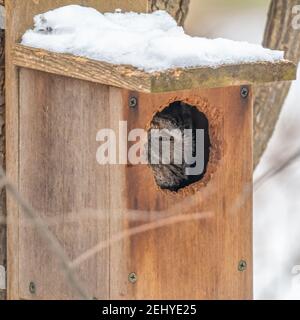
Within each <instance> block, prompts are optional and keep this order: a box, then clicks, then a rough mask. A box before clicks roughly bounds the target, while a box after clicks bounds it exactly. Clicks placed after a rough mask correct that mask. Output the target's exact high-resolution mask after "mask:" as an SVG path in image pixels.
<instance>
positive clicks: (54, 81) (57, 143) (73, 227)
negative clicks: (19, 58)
mask: <svg viewBox="0 0 300 320" xmlns="http://www.w3.org/2000/svg"><path fill="white" fill-rule="evenodd" d="M108 100H109V88H108V87H107V86H103V85H102V86H101V85H96V84H91V83H88V82H84V81H79V80H73V79H69V78H65V77H59V76H49V75H48V74H46V73H42V72H36V71H31V70H27V69H21V70H20V118H21V119H22V121H21V123H20V160H19V161H20V164H19V165H20V178H19V179H20V192H21V194H22V196H23V197H24V198H25V199H27V201H29V203H30V204H31V206H32V207H33V208H34V209H35V211H36V212H38V213H39V215H40V216H41V217H42V218H44V219H46V223H47V222H49V224H50V230H51V231H52V232H54V234H55V235H56V237H57V239H58V240H59V242H60V243H61V245H62V246H63V248H64V249H65V251H66V253H67V256H68V257H69V258H70V259H71V260H73V259H74V258H76V256H77V255H79V254H81V253H82V252H84V251H85V250H87V249H89V248H90V247H92V246H94V245H95V244H97V243H98V242H101V241H104V240H106V239H107V237H108V230H109V223H108V222H109V202H110V201H109V170H108V168H107V167H106V166H100V165H98V164H97V162H96V151H97V142H96V134H97V132H98V130H99V129H101V128H103V127H106V126H107V123H109V114H108V113H107V112H106V110H107V103H108ZM19 224H20V227H19V237H20V238H19V243H18V248H19V257H20V260H19V274H20V278H19V279H20V280H19V281H20V298H22V299H75V298H76V295H75V294H74V292H73V291H74V290H72V286H71V285H70V284H69V283H68V282H67V281H66V279H65V275H64V273H63V272H62V269H61V268H60V265H59V263H58V262H59V261H57V258H56V257H55V254H53V253H52V252H51V251H50V250H49V247H47V244H45V243H44V241H43V239H42V238H41V237H40V236H39V234H38V232H37V230H36V228H35V227H34V226H33V225H32V223H30V220H28V219H26V215H24V214H23V213H22V214H20V220H19ZM108 261H109V252H108V249H106V250H103V251H102V252H100V253H99V254H97V255H95V256H94V257H93V259H91V260H90V261H88V262H87V263H84V264H83V265H82V266H80V268H79V270H78V275H79V278H80V279H81V280H82V284H83V286H84V287H85V288H87V292H88V293H89V294H90V297H91V298H92V297H94V296H97V297H98V298H99V299H107V298H108V297H109V270H108V266H109V264H108ZM31 281H33V282H34V283H35V284H36V288H37V293H36V295H34V296H32V295H31V294H30V292H29V290H28V288H29V283H30V282H31Z"/></svg>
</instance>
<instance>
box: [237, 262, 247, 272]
mask: <svg viewBox="0 0 300 320" xmlns="http://www.w3.org/2000/svg"><path fill="white" fill-rule="evenodd" d="M246 269H247V261H245V260H241V261H240V262H239V266H238V270H239V271H240V272H243V271H246Z"/></svg>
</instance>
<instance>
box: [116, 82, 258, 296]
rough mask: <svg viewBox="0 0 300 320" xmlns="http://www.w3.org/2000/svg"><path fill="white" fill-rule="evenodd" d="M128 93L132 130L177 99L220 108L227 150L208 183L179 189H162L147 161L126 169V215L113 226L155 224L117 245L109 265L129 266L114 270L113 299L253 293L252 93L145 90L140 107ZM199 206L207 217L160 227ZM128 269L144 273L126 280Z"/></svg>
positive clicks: (216, 116) (218, 139) (212, 117)
mask: <svg viewBox="0 0 300 320" xmlns="http://www.w3.org/2000/svg"><path fill="white" fill-rule="evenodd" d="M130 94H132V93H127V92H125V93H124V103H125V104H124V116H123V117H124V119H126V120H128V126H129V128H128V130H130V129H132V128H145V127H146V126H147V124H149V122H150V121H151V119H152V117H153V114H154V113H155V112H157V111H158V110H159V109H161V107H163V106H167V105H168V104H169V102H170V101H173V100H174V99H176V100H184V101H186V99H187V100H188V101H190V103H191V104H192V105H193V104H194V103H198V104H199V106H198V107H199V109H200V110H201V105H204V104H208V106H209V108H210V109H211V110H214V111H213V112H212V113H210V114H208V115H207V116H208V119H209V121H210V132H211V134H212V132H216V135H217V136H214V137H213V139H212V140H213V148H216V146H215V145H214V144H215V143H221V148H220V150H221V154H220V155H219V159H217V161H216V162H213V163H210V164H209V166H215V168H214V170H208V172H209V171H210V172H213V174H212V175H211V176H210V177H209V179H208V181H207V183H206V184H205V185H202V184H201V182H199V183H198V184H196V185H194V186H192V187H190V188H187V189H183V190H181V191H179V192H177V193H171V192H163V191H161V190H159V189H158V188H157V186H156V183H155V181H154V177H153V174H152V171H151V169H150V168H149V167H147V166H145V165H140V166H128V167H127V168H126V181H125V182H126V187H125V194H124V196H123V201H121V203H123V202H125V201H127V206H126V210H127V212H128V214H127V216H125V215H124V209H123V210H118V211H115V212H114V214H113V215H114V219H115V220H116V219H117V217H118V218H119V221H121V222H119V224H118V225H114V226H113V228H114V231H113V233H120V232H123V233H124V232H125V234H128V233H130V230H131V231H134V230H136V229H138V228H142V229H143V228H145V227H146V230H147V225H150V226H151V225H153V228H150V229H149V230H148V231H145V232H142V233H139V234H136V235H134V236H132V237H128V238H127V239H125V240H124V241H123V242H121V243H120V244H119V246H118V245H115V246H113V247H112V248H111V254H110V256H111V262H110V265H111V269H113V270H120V269H121V270H123V272H116V273H114V276H111V279H112V278H114V279H113V280H111V281H113V283H116V284H118V286H117V287H114V292H111V298H113V299H119V298H120V299H122V298H130V299H252V96H251V95H250V96H249V99H246V100H243V99H242V98H241V97H240V88H239V87H230V88H221V89H209V90H204V89H201V90H192V91H180V92H176V93H170V94H168V93H165V94H151V95H149V94H139V108H138V109H129V108H126V101H127V99H128V96H129V95H130ZM197 101H198V102H197ZM214 127H215V128H214ZM214 129H215V130H214ZM120 181H122V179H121V180H120ZM116 187H117V186H115V188H116ZM118 188H119V186H118ZM115 190H116V191H115V192H114V194H119V192H118V191H117V189H115ZM123 192H124V191H123ZM128 210H129V211H128ZM195 213H198V214H200V215H201V214H202V218H201V217H200V218H199V220H196V221H195V220H193V221H185V222H180V223H177V224H176V223H175V224H172V223H170V225H169V226H160V225H161V223H162V222H163V219H166V218H167V219H171V221H172V219H175V220H176V219H177V218H178V215H182V217H183V218H184V217H187V216H188V215H191V214H195ZM155 226H156V227H155ZM111 228H112V227H111ZM121 248H126V250H123V251H122V250H121ZM121 253H123V254H122V255H120V254H121ZM240 260H246V261H247V263H248V269H247V270H246V271H245V272H239V271H238V263H239V261H240ZM120 263H121V264H122V265H123V267H122V268H120ZM125 270H126V271H125ZM130 272H136V273H137V276H138V281H137V283H136V284H134V285H132V284H129V283H128V282H127V284H126V283H125V279H124V278H125V277H126V276H127V275H128V274H129V273H130Z"/></svg>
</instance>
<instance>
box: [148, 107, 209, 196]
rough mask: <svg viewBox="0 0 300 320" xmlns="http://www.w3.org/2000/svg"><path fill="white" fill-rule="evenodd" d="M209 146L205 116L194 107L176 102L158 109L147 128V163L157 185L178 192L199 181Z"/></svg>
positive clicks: (207, 125) (207, 157) (204, 167)
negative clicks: (159, 110)
mask: <svg viewBox="0 0 300 320" xmlns="http://www.w3.org/2000/svg"><path fill="white" fill-rule="evenodd" d="M210 146H211V143H210V138H209V123H208V119H207V117H206V116H205V114H204V113H202V112H200V111H199V110H198V109H197V108H196V107H195V106H192V105H189V104H187V103H185V102H182V101H175V102H173V103H171V104H170V105H169V106H168V107H166V108H165V109H164V110H162V111H161V112H158V113H157V114H156V115H155V116H154V117H153V120H152V122H151V125H150V129H149V131H148V162H149V164H150V166H151V168H152V170H153V174H154V177H155V181H156V183H157V185H158V186H159V187H160V188H161V189H167V190H170V191H175V192H177V191H178V190H180V189H182V188H185V187H187V186H189V185H191V184H193V183H195V182H197V181H200V180H201V179H202V178H203V177H204V175H205V173H206V170H207V164H208V161H209V154H210Z"/></svg>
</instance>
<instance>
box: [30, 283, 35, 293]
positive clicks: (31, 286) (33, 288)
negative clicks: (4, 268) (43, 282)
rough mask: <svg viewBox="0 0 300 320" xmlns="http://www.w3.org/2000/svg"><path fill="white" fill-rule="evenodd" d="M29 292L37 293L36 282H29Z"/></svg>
mask: <svg viewBox="0 0 300 320" xmlns="http://www.w3.org/2000/svg"><path fill="white" fill-rule="evenodd" d="M29 292H30V293H31V294H36V286H35V283H34V282H30V284H29Z"/></svg>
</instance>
